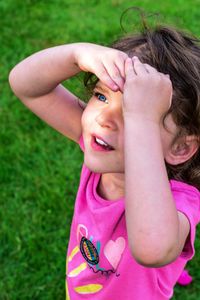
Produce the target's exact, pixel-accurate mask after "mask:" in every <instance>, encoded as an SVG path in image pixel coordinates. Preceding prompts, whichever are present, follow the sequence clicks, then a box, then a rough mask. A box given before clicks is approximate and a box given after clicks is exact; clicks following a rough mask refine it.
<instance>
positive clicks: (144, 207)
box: [124, 60, 189, 267]
mask: <svg viewBox="0 0 200 300" xmlns="http://www.w3.org/2000/svg"><path fill="white" fill-rule="evenodd" d="M141 65H142V64H141V63H140V62H139V61H137V60H135V62H134V70H135V71H136V74H137V75H136V74H135V73H134V72H133V66H132V62H131V63H130V61H129V62H126V83H125V92H124V93H125V94H124V102H125V103H124V122H125V170H126V172H125V185H126V186H125V189H126V221H127V230H128V238H129V244H130V248H131V251H132V254H133V256H134V257H135V258H136V260H137V261H138V262H139V263H141V264H143V265H145V266H149V267H159V266H162V265H165V264H168V263H170V262H171V261H173V260H175V259H176V258H177V256H178V255H179V254H180V253H181V251H182V249H183V247H184V243H185V241H186V238H187V236H188V233H189V222H188V220H187V218H186V217H185V216H184V215H183V214H181V213H178V212H177V210H176V207H175V203H174V200H173V196H172V193H171V190H170V185H169V180H168V177H167V172H166V167H165V163H164V155H163V149H162V143H161V135H160V126H161V117H162V116H163V114H164V113H165V112H166V111H167V110H168V108H169V107H170V104H171V101H170V100H171V89H172V87H171V82H170V80H169V78H167V77H166V76H164V75H161V74H160V73H158V72H156V73H153V74H152V73H151V71H152V70H151V69H150V72H148V73H146V74H145V70H142V67H143V66H141ZM130 95H134V96H133V97H130ZM133 178H134V180H133Z"/></svg>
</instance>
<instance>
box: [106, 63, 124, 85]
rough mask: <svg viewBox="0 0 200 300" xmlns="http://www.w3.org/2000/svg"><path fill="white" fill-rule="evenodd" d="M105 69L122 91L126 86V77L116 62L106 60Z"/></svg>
mask: <svg viewBox="0 0 200 300" xmlns="http://www.w3.org/2000/svg"><path fill="white" fill-rule="evenodd" d="M104 69H106V71H107V73H108V75H109V76H110V78H111V79H112V81H113V82H114V83H115V84H116V85H117V86H118V87H119V89H120V90H121V91H122V90H123V86H124V79H123V78H122V76H121V73H120V70H119V69H118V67H117V66H116V65H115V64H114V63H109V62H108V63H105V62H104Z"/></svg>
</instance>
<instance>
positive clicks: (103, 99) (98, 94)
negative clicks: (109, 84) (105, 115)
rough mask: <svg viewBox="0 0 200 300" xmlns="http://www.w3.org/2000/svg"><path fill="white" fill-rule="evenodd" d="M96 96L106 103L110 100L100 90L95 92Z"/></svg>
mask: <svg viewBox="0 0 200 300" xmlns="http://www.w3.org/2000/svg"><path fill="white" fill-rule="evenodd" d="M94 96H95V97H96V98H97V99H98V100H100V101H102V102H105V103H108V100H107V99H106V97H105V96H104V95H103V94H101V93H98V92H95V93H94Z"/></svg>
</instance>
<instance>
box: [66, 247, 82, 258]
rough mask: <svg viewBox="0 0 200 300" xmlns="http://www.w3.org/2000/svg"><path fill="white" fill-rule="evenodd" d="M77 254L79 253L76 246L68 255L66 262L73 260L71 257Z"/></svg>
mask: <svg viewBox="0 0 200 300" xmlns="http://www.w3.org/2000/svg"><path fill="white" fill-rule="evenodd" d="M78 252H79V247H78V246H76V247H75V248H74V249H73V250H72V252H71V254H70V255H69V257H68V261H71V260H72V259H73V257H74V256H75V255H76V254H77V253H78Z"/></svg>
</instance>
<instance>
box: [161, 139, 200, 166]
mask: <svg viewBox="0 0 200 300" xmlns="http://www.w3.org/2000/svg"><path fill="white" fill-rule="evenodd" d="M198 148H199V141H198V138H197V137H196V136H194V135H188V136H184V137H179V138H177V140H175V142H174V143H173V145H172V146H171V148H170V150H169V151H168V152H167V153H166V155H165V160H166V162H167V163H168V164H170V165H179V164H182V163H184V162H186V161H188V160H189V159H190V158H191V157H192V156H193V155H194V154H195V153H196V152H197V150H198Z"/></svg>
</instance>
